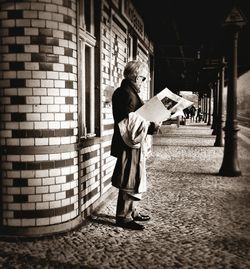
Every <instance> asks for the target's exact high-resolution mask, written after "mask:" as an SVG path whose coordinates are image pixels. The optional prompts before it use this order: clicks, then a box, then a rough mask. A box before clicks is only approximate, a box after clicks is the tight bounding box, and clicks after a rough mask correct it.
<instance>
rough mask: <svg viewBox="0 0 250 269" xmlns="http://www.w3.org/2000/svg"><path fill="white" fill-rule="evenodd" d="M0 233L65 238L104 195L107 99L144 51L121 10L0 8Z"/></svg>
mask: <svg viewBox="0 0 250 269" xmlns="http://www.w3.org/2000/svg"><path fill="white" fill-rule="evenodd" d="M0 7H1V8H0V10H1V11H0V23H1V29H0V37H1V42H0V55H1V56H0V57H1V61H0V78H1V81H0V85H1V87H0V111H1V112H0V113H1V114H0V124H1V129H0V139H1V185H0V189H1V192H0V199H1V203H0V204H1V205H0V207H1V208H0V212H1V215H0V228H1V234H2V235H3V234H4V235H7V234H8V235H21V236H25V235H43V234H50V233H55V232H60V231H67V230H70V229H72V228H74V227H76V226H77V225H79V224H81V222H82V220H83V219H84V218H85V217H86V216H87V215H88V214H89V213H90V212H91V211H92V210H93V209H94V208H96V206H97V205H99V204H100V203H105V200H106V199H108V197H109V195H110V194H111V193H112V187H111V175H112V172H113V168H114V164H115V158H113V157H112V156H110V144H111V137H112V134H113V118H112V106H111V96H112V93H113V91H114V90H115V88H116V87H118V86H119V84H120V83H121V80H122V78H123V69H124V67H125V64H126V63H127V61H129V60H132V59H139V60H141V61H144V62H147V63H148V66H149V69H150V77H151V79H150V80H148V82H147V84H145V87H144V88H143V90H142V93H141V97H142V99H144V100H147V99H149V98H150V97H151V96H152V94H153V77H154V76H153V74H154V72H153V70H154V66H153V63H154V49H153V44H152V42H151V41H150V40H149V38H148V36H147V35H146V33H145V31H144V24H143V21H142V19H141V17H140V16H139V14H138V13H137V11H136V10H135V8H134V7H133V4H132V2H131V1H126V0H112V1H111V0H103V1H101V0H100V1H95V0H80V1H77V0H36V1H33V0H26V1H7V0H0Z"/></svg>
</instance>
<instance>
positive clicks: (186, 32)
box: [133, 0, 250, 92]
mask: <svg viewBox="0 0 250 269" xmlns="http://www.w3.org/2000/svg"><path fill="white" fill-rule="evenodd" d="M133 3H134V5H135V7H136V9H137V10H138V12H139V14H140V15H141V16H142V18H143V20H144V23H145V31H146V32H147V33H148V34H149V35H150V37H151V38H152V40H153V41H154V44H155V88H156V91H157V89H158V90H160V89H162V88H163V87H169V88H171V89H172V90H173V91H182V90H187V91H194V92H197V91H199V92H201V91H204V90H206V88H208V84H209V82H213V81H215V79H216V77H217V74H218V67H219V66H220V62H221V57H222V56H223V55H227V52H228V48H229V44H230V40H231V39H230V38H228V36H227V34H226V31H225V29H226V28H225V26H223V22H224V21H225V20H226V18H227V17H228V16H227V15H228V14H229V13H230V11H231V10H232V8H233V7H234V6H236V7H237V9H238V10H239V12H240V15H241V16H243V19H244V20H246V21H248V23H246V24H245V25H244V26H243V27H242V28H241V30H240V32H239V39H238V75H241V74H242V73H244V72H246V71H247V70H250V53H249V48H250V38H249V36H250V25H249V24H250V7H249V5H248V0H219V1H218V0H188V1H186V0H156V1H155V0H154V1H153V0H133ZM226 61H228V60H227V57H226ZM225 71H226V73H225V80H227V65H226V68H225Z"/></svg>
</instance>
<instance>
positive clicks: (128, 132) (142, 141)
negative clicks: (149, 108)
mask: <svg viewBox="0 0 250 269" xmlns="http://www.w3.org/2000/svg"><path fill="white" fill-rule="evenodd" d="M123 75H124V79H123V81H122V83H121V85H120V87H119V88H117V89H116V90H115V92H114V94H113V96H112V109H113V117H114V134H113V138H112V144H111V155H113V156H115V157H116V158H117V161H116V165H115V168H114V172H113V175H112V185H113V186H114V187H116V188H118V189H119V193H118V200H117V209H116V224H117V225H118V226H120V227H123V228H127V229H133V230H143V229H144V225H142V224H139V223H138V222H137V221H147V220H149V219H150V217H149V216H148V215H145V214H142V213H140V212H138V211H137V210H136V208H135V201H139V200H141V194H142V193H143V192H145V191H146V171H145V170H146V168H145V162H146V158H145V157H146V156H145V155H146V152H147V149H146V136H147V134H153V133H155V132H157V130H158V129H159V127H160V124H159V123H158V124H157V123H153V122H149V121H147V120H145V119H144V118H143V117H141V116H140V115H139V114H137V113H134V112H135V111H136V110H137V109H138V108H140V107H141V106H142V105H143V101H142V100H141V99H140V97H139V95H138V93H139V91H140V88H141V86H142V84H143V82H144V81H145V80H146V78H147V76H148V67H147V65H146V64H145V63H142V62H140V61H131V62H128V63H127V65H126V67H125V69H124V73H123Z"/></svg>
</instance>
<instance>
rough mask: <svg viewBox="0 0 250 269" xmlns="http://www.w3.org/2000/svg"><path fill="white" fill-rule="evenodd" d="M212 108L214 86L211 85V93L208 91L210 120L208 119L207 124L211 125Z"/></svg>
mask: <svg viewBox="0 0 250 269" xmlns="http://www.w3.org/2000/svg"><path fill="white" fill-rule="evenodd" d="M211 109H212V87H210V86H209V93H208V120H207V125H211Z"/></svg>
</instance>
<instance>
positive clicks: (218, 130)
mask: <svg viewBox="0 0 250 269" xmlns="http://www.w3.org/2000/svg"><path fill="white" fill-rule="evenodd" d="M224 65H225V63H224V57H223V58H222V60H221V69H220V76H219V87H218V90H219V93H218V117H217V124H216V140H215V143H214V146H216V147H222V146H223V133H222V126H223V122H224V120H223V89H224V70H225V67H224Z"/></svg>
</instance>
